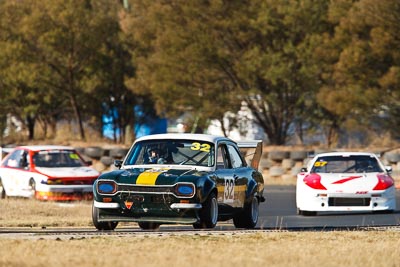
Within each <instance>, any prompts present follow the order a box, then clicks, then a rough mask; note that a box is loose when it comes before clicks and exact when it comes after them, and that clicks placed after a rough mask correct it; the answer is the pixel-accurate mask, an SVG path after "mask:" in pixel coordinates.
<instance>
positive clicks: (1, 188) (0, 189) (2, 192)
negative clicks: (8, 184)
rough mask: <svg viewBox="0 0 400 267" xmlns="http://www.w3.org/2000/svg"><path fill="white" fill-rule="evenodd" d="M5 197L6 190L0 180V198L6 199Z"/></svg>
mask: <svg viewBox="0 0 400 267" xmlns="http://www.w3.org/2000/svg"><path fill="white" fill-rule="evenodd" d="M6 196H7V194H6V190H5V189H4V186H3V182H2V181H1V179H0V198H1V199H3V198H6Z"/></svg>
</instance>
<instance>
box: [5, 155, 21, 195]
mask: <svg viewBox="0 0 400 267" xmlns="http://www.w3.org/2000/svg"><path fill="white" fill-rule="evenodd" d="M26 160H27V152H26V151H25V150H23V149H16V150H14V151H13V152H11V154H10V155H9V156H8V157H7V159H5V161H4V162H3V164H2V174H1V179H2V182H3V186H4V189H5V190H6V193H7V195H9V196H24V194H23V193H24V190H23V188H24V186H25V184H24V177H25V176H26V174H25V173H26V170H25V167H26V166H27V163H26V162H27V161H26Z"/></svg>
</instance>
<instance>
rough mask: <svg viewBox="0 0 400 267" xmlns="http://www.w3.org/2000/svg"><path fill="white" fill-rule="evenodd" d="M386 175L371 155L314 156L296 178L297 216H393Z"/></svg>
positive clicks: (392, 193) (391, 183)
mask: <svg viewBox="0 0 400 267" xmlns="http://www.w3.org/2000/svg"><path fill="white" fill-rule="evenodd" d="M390 172H391V167H385V166H383V164H382V163H381V162H380V160H379V159H378V157H377V156H376V155H375V154H373V153H364V152H331V153H323V154H318V155H316V156H315V157H314V158H313V159H312V160H311V161H309V163H308V165H307V168H304V169H302V171H301V172H300V173H299V174H298V175H297V184H296V206H297V212H298V214H299V215H305V216H314V215H316V214H317V212H325V211H334V212H343V211H373V212H375V211H383V212H393V211H394V210H395V209H396V198H395V191H396V189H395V186H394V180H393V178H392V177H391V176H390V174H389V173H390Z"/></svg>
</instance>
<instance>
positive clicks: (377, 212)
mask: <svg viewBox="0 0 400 267" xmlns="http://www.w3.org/2000/svg"><path fill="white" fill-rule="evenodd" d="M393 212H394V210H374V211H373V212H372V213H374V214H391V213H393Z"/></svg>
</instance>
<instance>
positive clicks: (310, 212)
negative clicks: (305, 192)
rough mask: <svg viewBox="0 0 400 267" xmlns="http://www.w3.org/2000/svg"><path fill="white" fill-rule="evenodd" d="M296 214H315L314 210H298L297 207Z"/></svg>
mask: <svg viewBox="0 0 400 267" xmlns="http://www.w3.org/2000/svg"><path fill="white" fill-rule="evenodd" d="M297 214H299V215H303V216H317V212H316V211H311V210H300V209H298V212H297Z"/></svg>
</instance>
